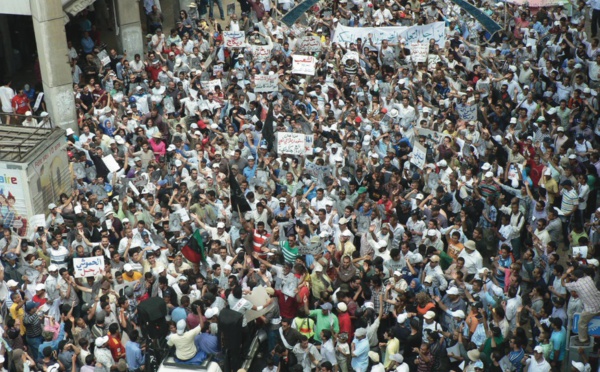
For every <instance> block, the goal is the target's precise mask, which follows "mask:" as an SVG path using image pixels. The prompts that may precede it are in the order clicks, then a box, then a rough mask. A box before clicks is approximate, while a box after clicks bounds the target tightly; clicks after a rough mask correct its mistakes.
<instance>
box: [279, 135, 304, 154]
mask: <svg viewBox="0 0 600 372" xmlns="http://www.w3.org/2000/svg"><path fill="white" fill-rule="evenodd" d="M277 153H279V154H289V155H306V154H307V152H306V135H305V134H302V133H291V132H277Z"/></svg>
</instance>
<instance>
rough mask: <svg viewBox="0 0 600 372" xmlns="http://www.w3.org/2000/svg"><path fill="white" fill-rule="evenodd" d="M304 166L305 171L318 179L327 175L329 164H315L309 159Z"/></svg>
mask: <svg viewBox="0 0 600 372" xmlns="http://www.w3.org/2000/svg"><path fill="white" fill-rule="evenodd" d="M304 168H305V170H306V173H308V174H310V175H311V176H313V177H315V178H316V179H318V180H322V179H324V178H325V176H329V173H330V171H329V166H326V165H317V164H315V163H313V162H311V161H309V160H307V161H306V162H305V163H304Z"/></svg>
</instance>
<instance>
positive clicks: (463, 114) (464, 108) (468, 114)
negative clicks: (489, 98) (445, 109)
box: [456, 104, 477, 121]
mask: <svg viewBox="0 0 600 372" xmlns="http://www.w3.org/2000/svg"><path fill="white" fill-rule="evenodd" d="M456 109H457V111H458V115H459V116H460V118H461V119H462V120H466V121H472V120H477V105H463V104H460V105H458V106H456Z"/></svg>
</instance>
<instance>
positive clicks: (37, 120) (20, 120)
mask: <svg viewBox="0 0 600 372" xmlns="http://www.w3.org/2000/svg"><path fill="white" fill-rule="evenodd" d="M29 118H30V119H29ZM28 119H29V120H30V121H28ZM5 125H11V126H17V127H18V126H21V127H28V128H41V129H54V123H53V122H52V119H51V118H50V115H47V116H45V117H43V116H34V115H30V116H26V115H19V114H7V113H5V112H0V126H5Z"/></svg>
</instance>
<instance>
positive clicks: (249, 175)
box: [242, 162, 256, 181]
mask: <svg viewBox="0 0 600 372" xmlns="http://www.w3.org/2000/svg"><path fill="white" fill-rule="evenodd" d="M242 173H243V174H244V177H246V179H247V180H248V181H250V180H251V179H253V178H254V176H255V175H256V162H255V163H254V167H252V168H250V167H249V166H247V167H246V168H244V170H243V171H242Z"/></svg>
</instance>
